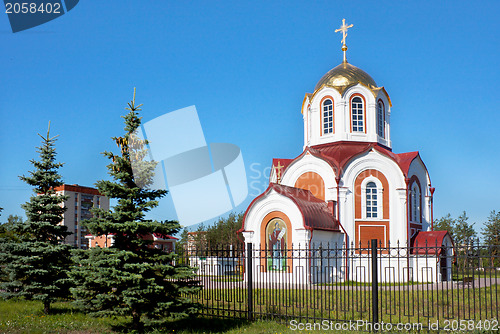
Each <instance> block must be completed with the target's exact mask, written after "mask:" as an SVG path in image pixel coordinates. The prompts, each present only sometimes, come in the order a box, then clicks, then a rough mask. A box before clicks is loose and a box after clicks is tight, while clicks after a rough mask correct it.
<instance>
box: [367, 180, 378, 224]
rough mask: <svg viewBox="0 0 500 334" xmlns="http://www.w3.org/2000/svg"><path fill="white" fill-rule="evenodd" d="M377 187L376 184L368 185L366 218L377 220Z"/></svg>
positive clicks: (369, 183)
mask: <svg viewBox="0 0 500 334" xmlns="http://www.w3.org/2000/svg"><path fill="white" fill-rule="evenodd" d="M377 206H378V202H377V185H376V184H375V182H368V183H367V184H366V218H377V217H378V212H377Z"/></svg>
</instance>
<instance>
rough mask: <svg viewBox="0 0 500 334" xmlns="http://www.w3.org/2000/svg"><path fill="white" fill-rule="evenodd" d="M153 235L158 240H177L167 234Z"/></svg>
mask: <svg viewBox="0 0 500 334" xmlns="http://www.w3.org/2000/svg"><path fill="white" fill-rule="evenodd" d="M153 235H154V236H155V237H156V238H158V239H165V240H179V239H178V238H176V237H173V236H171V235H168V234H162V233H153Z"/></svg>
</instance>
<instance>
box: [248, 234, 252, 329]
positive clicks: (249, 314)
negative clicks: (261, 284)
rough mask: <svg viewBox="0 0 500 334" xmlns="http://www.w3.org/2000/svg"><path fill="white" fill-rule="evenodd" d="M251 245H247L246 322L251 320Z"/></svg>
mask: <svg viewBox="0 0 500 334" xmlns="http://www.w3.org/2000/svg"><path fill="white" fill-rule="evenodd" d="M252 255H253V254H252V243H251V242H249V243H248V244H247V256H246V257H247V258H246V260H247V293H248V303H247V304H248V320H250V321H252V320H253V284H252V283H253V264H252V260H253V259H252Z"/></svg>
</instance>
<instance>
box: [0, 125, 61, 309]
mask: <svg viewBox="0 0 500 334" xmlns="http://www.w3.org/2000/svg"><path fill="white" fill-rule="evenodd" d="M40 137H41V138H42V145H41V146H40V147H39V148H38V150H37V152H38V153H39V157H40V158H39V160H30V162H31V164H32V165H33V167H34V170H33V171H30V172H29V176H21V177H20V179H21V180H23V181H24V182H26V183H27V184H29V185H30V186H32V187H33V192H34V194H33V195H32V196H31V198H30V199H29V201H28V202H26V203H25V204H23V205H22V206H21V207H22V208H23V209H24V210H25V212H26V216H27V220H26V221H25V222H23V221H22V219H18V217H9V218H11V219H10V220H9V222H8V223H10V226H9V230H10V231H11V232H12V233H13V234H14V235H15V238H10V239H9V238H7V240H6V241H5V242H2V244H1V249H0V262H1V263H3V264H4V267H3V270H4V273H5V276H6V277H7V282H4V283H2V284H0V289H3V291H4V292H3V296H4V297H6V298H12V297H19V296H24V297H26V298H29V299H35V300H41V301H42V302H43V305H44V311H45V312H46V313H48V312H50V304H51V303H52V302H53V301H54V300H55V299H56V298H58V297H67V295H68V289H69V287H70V279H69V277H68V271H69V269H70V265H71V255H70V250H71V247H70V246H69V245H66V244H63V243H62V242H63V241H64V238H65V237H66V236H68V235H69V234H71V233H70V232H68V231H67V228H66V226H64V225H61V224H60V223H61V221H62V214H63V213H64V211H65V210H66V208H65V207H64V205H63V203H64V201H65V200H66V199H67V196H63V195H60V194H57V193H56V191H55V188H56V187H58V186H60V185H62V184H63V181H62V178H61V176H60V175H59V172H58V170H59V168H61V167H62V165H63V164H62V163H58V162H56V150H55V141H56V137H57V136H56V137H50V123H49V130H48V131H47V135H46V136H41V135H40Z"/></svg>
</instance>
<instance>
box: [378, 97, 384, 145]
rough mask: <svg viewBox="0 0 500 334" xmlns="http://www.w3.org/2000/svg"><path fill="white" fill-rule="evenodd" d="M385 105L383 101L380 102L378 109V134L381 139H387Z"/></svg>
mask: <svg viewBox="0 0 500 334" xmlns="http://www.w3.org/2000/svg"><path fill="white" fill-rule="evenodd" d="M384 109H385V108H384V104H383V103H382V101H378V108H377V134H378V135H379V137H382V138H384V137H385V120H384V115H385V110H384Z"/></svg>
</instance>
